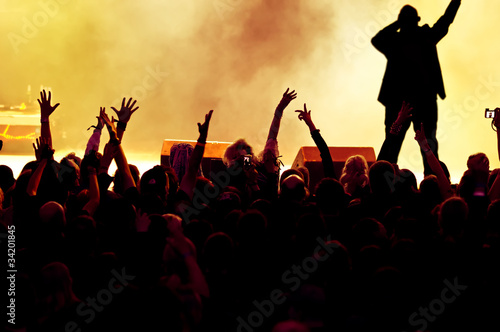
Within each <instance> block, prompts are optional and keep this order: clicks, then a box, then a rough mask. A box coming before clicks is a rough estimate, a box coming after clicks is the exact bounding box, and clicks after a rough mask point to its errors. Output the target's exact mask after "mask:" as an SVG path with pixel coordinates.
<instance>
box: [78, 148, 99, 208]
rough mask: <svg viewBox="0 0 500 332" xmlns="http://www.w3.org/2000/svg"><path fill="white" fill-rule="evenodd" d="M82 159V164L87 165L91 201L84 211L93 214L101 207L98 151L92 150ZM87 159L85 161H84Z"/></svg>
mask: <svg viewBox="0 0 500 332" xmlns="http://www.w3.org/2000/svg"><path fill="white" fill-rule="evenodd" d="M83 159H84V160H82V164H84V165H86V167H87V174H88V177H89V179H88V180H89V196H90V198H89V201H88V202H87V203H86V204H85V206H84V207H83V209H82V210H83V211H86V212H87V214H88V215H89V216H93V215H94V213H95V211H96V210H97V208H98V207H99V201H100V193H99V184H98V182H97V170H98V169H99V163H100V161H99V158H98V157H97V151H95V150H90V152H89V153H88V154H86V155H85V157H84V158H83ZM84 161H85V162H84Z"/></svg>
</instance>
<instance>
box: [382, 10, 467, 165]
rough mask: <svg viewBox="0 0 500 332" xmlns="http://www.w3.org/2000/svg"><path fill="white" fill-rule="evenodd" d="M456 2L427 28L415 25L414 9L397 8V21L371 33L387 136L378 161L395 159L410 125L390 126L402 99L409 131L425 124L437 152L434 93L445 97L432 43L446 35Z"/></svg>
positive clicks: (434, 45) (416, 21) (426, 132)
mask: <svg viewBox="0 0 500 332" xmlns="http://www.w3.org/2000/svg"><path fill="white" fill-rule="evenodd" d="M460 3H461V1H460V0H452V1H451V2H450V4H449V5H448V8H447V9H446V12H445V13H444V15H443V16H441V18H440V19H439V20H438V21H437V22H436V24H434V26H433V27H432V28H431V27H429V25H427V24H426V25H424V26H421V27H420V26H419V25H418V22H419V21H420V17H419V16H418V13H417V10H416V9H415V8H413V7H412V6H410V5H406V6H404V7H403V8H402V9H401V11H400V13H399V16H398V20H397V21H396V22H394V23H392V24H390V25H389V26H387V27H386V28H384V29H383V30H381V31H380V32H379V33H377V35H376V36H375V37H373V39H372V44H373V46H375V48H376V49H377V50H379V51H380V52H382V53H383V54H384V55H385V56H386V58H387V67H386V70H385V74H384V79H383V81H382V87H381V89H380V94H379V97H378V101H380V102H381V103H382V104H383V105H384V106H385V135H386V136H385V141H384V144H383V145H382V148H381V150H380V153H379V155H378V160H387V161H389V162H391V163H397V160H398V155H399V151H400V150H401V145H402V144H403V140H404V137H405V134H406V131H407V130H408V128H409V127H410V121H405V122H404V123H402V124H399V123H398V124H397V125H396V126H393V124H394V122H395V120H396V118H397V117H398V112H399V110H400V109H401V108H402V104H403V101H405V102H406V103H409V105H410V106H411V107H412V108H413V112H412V118H411V119H412V121H413V126H414V130H415V131H416V130H418V129H420V123H423V124H424V128H425V136H426V137H427V139H428V141H429V145H430V147H431V149H432V151H433V152H434V154H435V155H436V157H437V156H438V154H437V149H438V143H437V139H436V127H437V95H439V97H441V99H444V98H445V97H446V94H445V91H444V84H443V77H442V75H441V67H440V65H439V59H438V55H437V49H436V45H437V43H438V42H439V41H440V40H441V39H442V38H443V37H444V36H445V35H446V34H447V33H448V28H449V26H450V24H451V23H452V22H453V20H454V19H455V16H456V14H457V11H458V8H459V7H460ZM391 127H392V129H393V130H392V133H391ZM421 152H422V150H421ZM422 154H423V152H422ZM423 160H424V167H425V169H424V172H425V173H426V174H428V173H429V172H430V167H429V166H428V164H427V162H426V161H425V158H423Z"/></svg>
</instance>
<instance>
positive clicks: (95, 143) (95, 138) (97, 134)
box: [85, 107, 104, 155]
mask: <svg viewBox="0 0 500 332" xmlns="http://www.w3.org/2000/svg"><path fill="white" fill-rule="evenodd" d="M101 110H102V107H101ZM96 118H97V125H95V126H90V128H95V129H94V132H93V133H92V136H90V138H89V141H88V143H87V148H86V149H85V155H87V154H89V153H90V151H91V150H94V151H99V144H100V143H101V133H102V128H103V127H104V119H103V118H102V117H101V113H100V112H99V115H98V116H96ZM90 128H89V129H90Z"/></svg>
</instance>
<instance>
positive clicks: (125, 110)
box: [111, 98, 139, 140]
mask: <svg viewBox="0 0 500 332" xmlns="http://www.w3.org/2000/svg"><path fill="white" fill-rule="evenodd" d="M125 100H126V98H123V100H122V107H121V108H120V110H119V111H118V110H117V109H116V108H114V107H111V109H112V110H113V111H115V113H116V116H117V117H118V123H117V125H116V127H117V133H118V138H119V139H120V140H121V139H122V138H123V133H124V132H125V129H126V128H127V123H128V122H129V121H130V117H131V116H132V114H134V112H135V111H137V109H138V108H139V106H137V107H135V108H134V106H135V103H136V102H137V100H132V98H129V100H128V101H127V103H126V104H125Z"/></svg>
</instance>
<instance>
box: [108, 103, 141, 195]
mask: <svg viewBox="0 0 500 332" xmlns="http://www.w3.org/2000/svg"><path fill="white" fill-rule="evenodd" d="M100 114H101V115H100V116H101V118H102V119H103V120H104V124H105V125H106V128H107V129H108V133H109V142H108V144H107V145H111V147H108V148H107V150H106V148H105V153H106V152H108V153H107V157H106V158H109V155H111V154H115V157H114V159H115V162H116V167H117V169H118V171H120V174H121V176H122V181H123V190H124V191H127V189H129V188H132V187H134V188H135V187H136V184H135V181H134V178H133V177H132V173H131V172H130V167H129V165H128V162H127V158H126V157H125V153H124V152H123V148H122V146H121V144H120V143H121V142H120V139H119V138H118V134H117V131H116V128H115V124H114V118H113V117H111V120H110V119H109V117H108V115H107V114H106V109H105V108H104V107H102V108H101V112H100Z"/></svg>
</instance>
